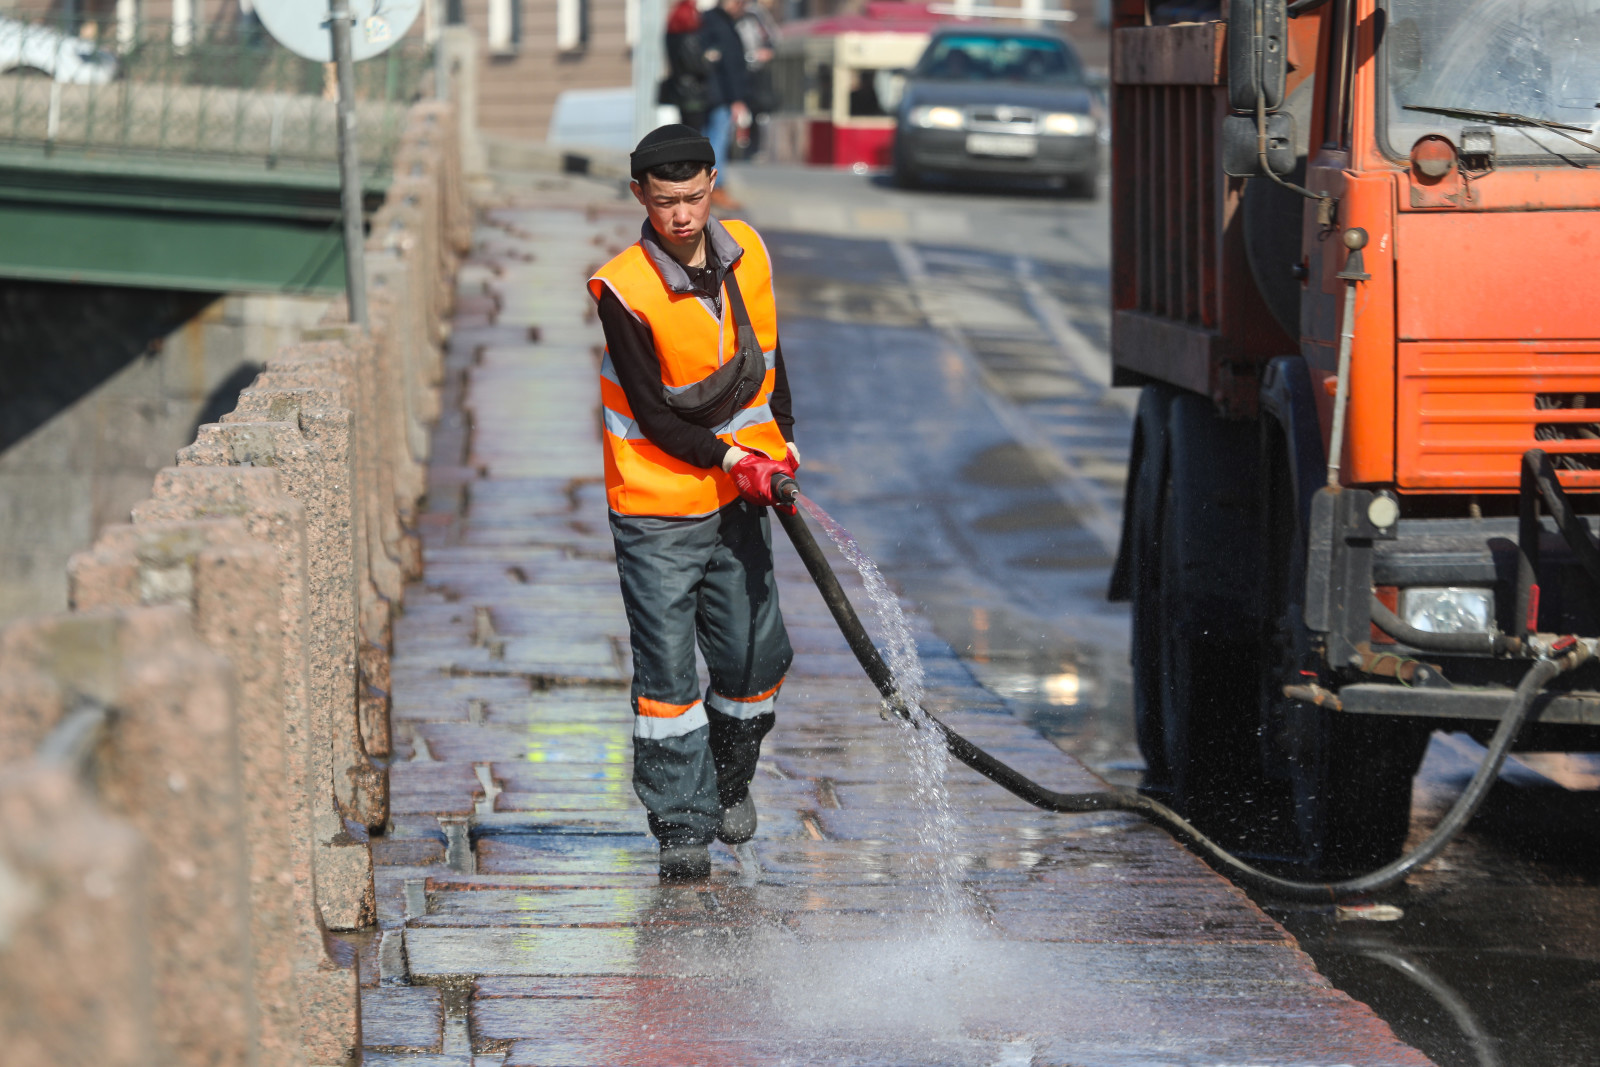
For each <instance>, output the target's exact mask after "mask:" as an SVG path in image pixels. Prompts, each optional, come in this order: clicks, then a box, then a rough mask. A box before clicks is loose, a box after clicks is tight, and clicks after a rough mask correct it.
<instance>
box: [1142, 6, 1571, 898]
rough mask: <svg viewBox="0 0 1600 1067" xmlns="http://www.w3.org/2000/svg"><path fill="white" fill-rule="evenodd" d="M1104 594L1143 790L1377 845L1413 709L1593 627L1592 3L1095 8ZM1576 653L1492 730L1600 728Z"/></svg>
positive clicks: (1414, 741) (1332, 840)
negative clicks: (1119, 400)
mask: <svg viewBox="0 0 1600 1067" xmlns="http://www.w3.org/2000/svg"><path fill="white" fill-rule="evenodd" d="M1113 32H1114V42H1113V65H1112V81H1113V89H1112V113H1113V123H1114V136H1113V146H1112V156H1113V161H1112V170H1113V181H1112V190H1113V214H1112V226H1113V235H1112V236H1113V241H1112V244H1113V327H1112V356H1113V364H1114V367H1115V370H1114V378H1113V381H1114V384H1118V385H1139V386H1142V387H1143V394H1142V397H1141V402H1140V407H1139V411H1138V415H1137V418H1136V425H1135V430H1134V447H1133V463H1132V466H1131V468H1130V472H1129V482H1128V494H1127V507H1126V509H1125V518H1124V530H1123V547H1122V551H1121V552H1120V554H1119V559H1118V563H1117V568H1116V571H1115V575H1114V579H1113V583H1112V594H1113V596H1114V597H1119V598H1126V599H1128V600H1131V601H1132V605H1133V625H1134V634H1133V666H1134V682H1135V702H1136V716H1137V721H1138V730H1139V739H1140V745H1141V748H1142V749H1143V752H1144V755H1145V759H1146V764H1147V767H1148V772H1147V781H1146V788H1147V789H1149V790H1150V791H1152V792H1155V793H1157V794H1160V795H1162V796H1163V797H1165V798H1167V799H1169V800H1170V801H1171V802H1172V803H1173V804H1174V805H1175V806H1176V807H1178V808H1179V810H1180V811H1182V812H1184V813H1185V814H1186V815H1188V816H1189V817H1190V818H1191V819H1193V820H1194V821H1196V822H1197V823H1198V824H1199V825H1200V826H1201V828H1202V829H1205V830H1207V831H1208V832H1211V833H1213V834H1215V835H1216V836H1219V837H1220V838H1221V839H1222V840H1223V841H1224V842H1225V843H1227V844H1229V845H1230V846H1232V847H1234V848H1235V849H1240V850H1243V851H1245V852H1247V853H1249V854H1251V855H1254V856H1256V857H1257V858H1259V859H1264V860H1268V861H1277V862H1279V863H1281V864H1282V865H1284V866H1285V867H1287V868H1292V869H1298V870H1304V871H1312V872H1317V873H1321V874H1338V873H1346V872H1350V871H1355V870H1359V869H1363V868H1367V867H1371V866H1375V865H1377V864H1379V863H1381V862H1384V861H1386V860H1388V859H1390V858H1393V857H1394V856H1395V855H1397V854H1398V852H1399V851H1400V848H1401V846H1402V845H1403V844H1404V841H1405V837H1406V833H1407V830H1408V826H1409V812H1410V795H1411V779H1412V776H1413V775H1414V774H1415V771H1416V768H1417V765H1418V763H1419V762H1420V759H1421V756H1422V753H1423V751H1424V749H1425V747H1426V743H1427V738H1428V736H1429V734H1430V733H1431V731H1432V730H1434V729H1460V730H1466V731H1469V732H1471V733H1474V734H1476V735H1478V736H1480V737H1487V735H1488V733H1489V732H1490V731H1492V729H1493V727H1494V725H1495V723H1496V722H1497V720H1498V719H1499V717H1500V715H1501V713H1502V711H1503V709H1504V708H1505V707H1506V705H1507V702H1508V700H1509V697H1510V694H1511V691H1512V689H1513V688H1514V687H1515V685H1516V684H1517V682H1518V680H1519V679H1520V678H1521V676H1522V675H1523V674H1524V673H1525V672H1526V671H1527V670H1528V667H1529V665H1530V663H1531V662H1532V661H1533V660H1534V659H1535V658H1537V657H1538V656H1540V655H1544V654H1548V652H1549V650H1550V648H1551V647H1552V645H1553V644H1554V643H1555V642H1557V641H1559V640H1561V639H1562V638H1563V637H1565V636H1567V635H1577V636H1579V637H1586V638H1592V637H1595V636H1600V548H1597V544H1596V538H1595V531H1596V528H1597V524H1596V517H1597V516H1600V301H1597V300H1596V299H1595V295H1594V288H1595V279H1596V278H1600V137H1597V136H1596V134H1597V130H1600V0H1524V2H1519V3H1516V4H1510V3H1505V2H1503V0H1475V2H1474V0H1467V2H1463V0H1295V2H1294V3H1285V2H1283V0H1223V2H1222V3H1220V4H1217V5H1216V6H1214V7H1210V6H1207V5H1206V3H1205V2H1204V0H1201V2H1200V3H1198V4H1196V3H1185V4H1183V5H1182V6H1181V7H1180V6H1178V5H1175V4H1172V3H1155V2H1152V0H1117V4H1116V7H1115V28H1114V31H1113ZM1597 730H1600V669H1596V668H1594V667H1587V668H1582V669H1580V670H1579V671H1577V672H1575V673H1573V674H1571V675H1569V676H1566V677H1564V678H1563V679H1562V681H1561V682H1560V683H1559V686H1558V689H1557V691H1555V692H1552V693H1550V694H1547V695H1546V696H1545V697H1543V698H1541V701H1540V703H1539V704H1538V705H1536V711H1535V713H1534V716H1533V719H1532V720H1531V725H1530V726H1529V727H1528V728H1527V729H1526V730H1525V731H1524V735H1523V737H1522V739H1521V742H1520V744H1521V745H1522V746H1523V747H1527V748H1540V749H1585V748H1595V747H1597V746H1600V732H1597Z"/></svg>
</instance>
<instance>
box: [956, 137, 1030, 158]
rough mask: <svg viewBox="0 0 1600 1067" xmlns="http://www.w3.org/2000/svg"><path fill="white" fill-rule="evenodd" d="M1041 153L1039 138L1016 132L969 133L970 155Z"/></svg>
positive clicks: (1012, 155) (1024, 155)
mask: <svg viewBox="0 0 1600 1067" xmlns="http://www.w3.org/2000/svg"><path fill="white" fill-rule="evenodd" d="M1038 153H1039V141H1038V139H1037V138H1034V137H1028V136H1025V135H1023V134H1016V133H969V134H967V155H969V156H1010V157H1018V156H1023V157H1026V156H1034V155H1038Z"/></svg>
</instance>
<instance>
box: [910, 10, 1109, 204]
mask: <svg viewBox="0 0 1600 1067" xmlns="http://www.w3.org/2000/svg"><path fill="white" fill-rule="evenodd" d="M1102 122H1103V116H1102V110H1101V106H1100V103H1099V101H1098V99H1097V97H1096V94H1095V92H1094V90H1093V88H1092V87H1091V86H1090V84H1089V79H1088V78H1087V76H1086V75H1085V72H1084V69H1083V63H1082V62H1081V61H1080V60H1079V58H1078V53H1077V52H1076V51H1075V50H1074V49H1073V47H1072V45H1070V44H1069V43H1068V42H1067V41H1065V40H1063V39H1062V38H1060V37H1058V36H1055V35H1054V34H1049V33H1042V32H1030V31H1023V30H1007V29H998V28H996V29H970V28H960V29H946V30H941V31H939V32H938V33H936V34H935V35H934V37H933V39H932V40H931V41H929V42H928V47H927V50H926V51H925V52H923V54H922V58H921V59H920V60H918V61H917V65H916V66H915V67H914V68H912V70H911V71H910V72H909V73H908V75H907V78H906V83H905V90H904V92H903V94H902V95H901V98H900V108H899V117H898V121H897V124H896V127H895V138H894V157H893V158H894V179H895V182H896V184H898V185H901V186H903V187H906V188H913V187H916V186H918V185H921V184H922V182H923V180H924V178H925V176H926V175H929V174H935V173H937V174H944V175H950V176H952V177H964V178H975V177H984V176H1021V177H1032V178H1041V179H1045V180H1047V181H1049V182H1050V183H1051V184H1053V185H1056V186H1057V187H1059V188H1061V189H1062V190H1063V191H1065V192H1066V193H1068V194H1069V195H1073V196H1082V197H1093V196H1094V195H1095V183H1096V179H1097V177H1098V176H1099V173H1100V141H1101V139H1100V136H1099V134H1100V127H1101V124H1102Z"/></svg>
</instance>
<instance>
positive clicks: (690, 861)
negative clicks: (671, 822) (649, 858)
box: [661, 845, 711, 882]
mask: <svg viewBox="0 0 1600 1067" xmlns="http://www.w3.org/2000/svg"><path fill="white" fill-rule="evenodd" d="M710 876H711V850H710V849H709V848H707V847H706V846H705V845H662V846H661V880H662V881H663V882H695V881H699V880H700V879H702V878H709V877H710Z"/></svg>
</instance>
